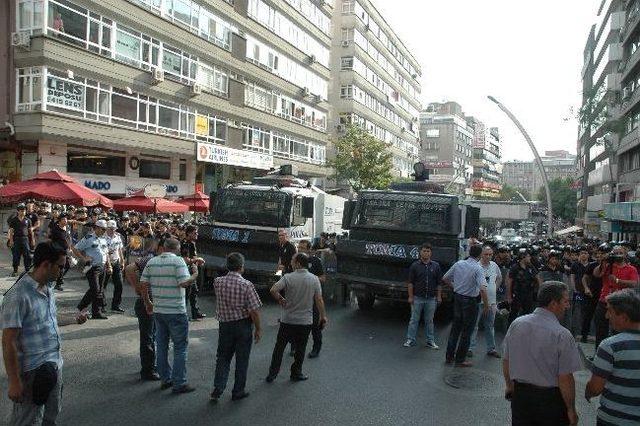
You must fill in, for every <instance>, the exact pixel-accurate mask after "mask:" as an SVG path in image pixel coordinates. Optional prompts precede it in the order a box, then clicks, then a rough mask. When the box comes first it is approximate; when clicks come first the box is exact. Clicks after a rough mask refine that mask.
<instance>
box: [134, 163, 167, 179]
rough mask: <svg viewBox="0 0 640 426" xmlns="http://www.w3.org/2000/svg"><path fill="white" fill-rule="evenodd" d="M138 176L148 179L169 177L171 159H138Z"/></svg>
mask: <svg viewBox="0 0 640 426" xmlns="http://www.w3.org/2000/svg"><path fill="white" fill-rule="evenodd" d="M140 177H141V178H149V179H170V178H171V161H160V160H149V159H145V158H141V159H140Z"/></svg>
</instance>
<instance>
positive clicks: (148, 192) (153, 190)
mask: <svg viewBox="0 0 640 426" xmlns="http://www.w3.org/2000/svg"><path fill="white" fill-rule="evenodd" d="M144 195H145V196H147V197H149V198H164V197H165V195H167V187H166V186H165V185H158V184H149V185H147V186H145V187H144Z"/></svg>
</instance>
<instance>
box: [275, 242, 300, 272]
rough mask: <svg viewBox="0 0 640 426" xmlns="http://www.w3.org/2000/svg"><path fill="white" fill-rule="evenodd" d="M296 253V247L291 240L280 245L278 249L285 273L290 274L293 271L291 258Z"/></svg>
mask: <svg viewBox="0 0 640 426" xmlns="http://www.w3.org/2000/svg"><path fill="white" fill-rule="evenodd" d="M295 254H296V248H295V246H294V245H293V244H291V241H287V242H285V243H284V244H283V245H281V246H280V248H279V251H278V257H279V258H280V263H282V265H283V266H284V273H285V274H288V273H290V272H293V267H292V266H291V260H292V259H293V256H294V255H295Z"/></svg>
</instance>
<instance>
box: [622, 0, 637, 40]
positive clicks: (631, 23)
mask: <svg viewBox="0 0 640 426" xmlns="http://www.w3.org/2000/svg"><path fill="white" fill-rule="evenodd" d="M638 21H640V7H639V6H636V7H634V8H633V9H631V10H630V11H629V14H628V15H627V21H626V22H625V23H624V25H623V26H622V28H621V29H620V41H622V42H625V41H626V40H627V38H628V37H629V36H630V35H631V32H632V31H633V29H634V28H635V27H636V25H637V24H638Z"/></svg>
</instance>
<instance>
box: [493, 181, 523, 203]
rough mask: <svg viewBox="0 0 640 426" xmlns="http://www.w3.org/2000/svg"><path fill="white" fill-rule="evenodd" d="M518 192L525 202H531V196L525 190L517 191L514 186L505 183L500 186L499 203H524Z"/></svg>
mask: <svg viewBox="0 0 640 426" xmlns="http://www.w3.org/2000/svg"><path fill="white" fill-rule="evenodd" d="M518 192H520V193H521V194H522V196H523V197H524V198H526V199H527V201H530V200H531V194H529V191H527V190H526V189H518V188H516V187H514V186H511V185H507V184H506V183H505V184H503V185H502V191H500V197H499V198H498V200H499V201H524V200H523V199H522V197H521V196H520V195H518Z"/></svg>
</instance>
